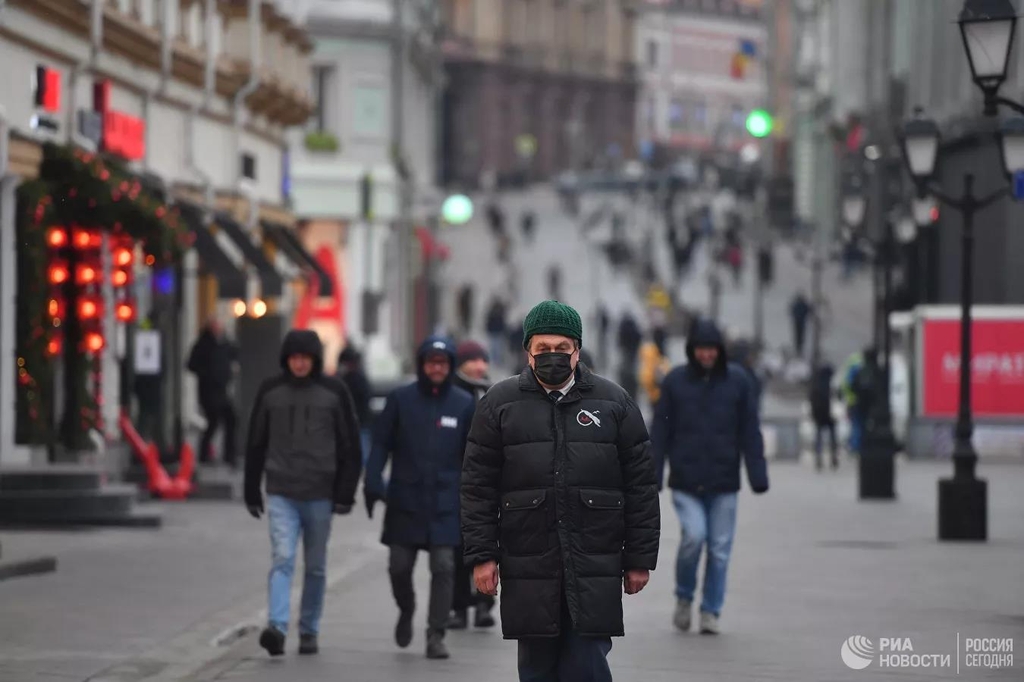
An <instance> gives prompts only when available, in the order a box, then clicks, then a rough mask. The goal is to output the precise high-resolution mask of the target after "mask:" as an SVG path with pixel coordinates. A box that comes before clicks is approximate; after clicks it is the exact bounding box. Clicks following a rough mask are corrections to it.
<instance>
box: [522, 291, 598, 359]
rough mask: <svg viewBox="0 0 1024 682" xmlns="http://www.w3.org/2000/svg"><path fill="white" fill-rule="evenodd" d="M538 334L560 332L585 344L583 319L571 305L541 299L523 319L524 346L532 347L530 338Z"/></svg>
mask: <svg viewBox="0 0 1024 682" xmlns="http://www.w3.org/2000/svg"><path fill="white" fill-rule="evenodd" d="M536 334H560V335H561V336H568V337H569V338H570V339H576V341H578V342H579V343H580V345H583V321H582V320H580V314H579V313H578V312H576V311H575V310H574V309H573V308H572V307H571V306H567V305H565V304H564V303H559V302H558V301H541V302H540V303H538V304H537V305H535V306H534V307H533V310H531V311H530V312H529V313H528V314H527V315H526V319H525V320H523V348H529V347H530V339H531V338H532V337H533V336H534V335H536Z"/></svg>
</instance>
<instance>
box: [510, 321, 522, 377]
mask: <svg viewBox="0 0 1024 682" xmlns="http://www.w3.org/2000/svg"><path fill="white" fill-rule="evenodd" d="M523 322H524V320H523V319H522V318H519V321H518V323H517V324H512V325H509V328H508V350H509V363H510V364H511V365H512V369H513V370H514V371H519V370H520V369H522V367H523V364H524V363H525V362H526V353H525V352H523Z"/></svg>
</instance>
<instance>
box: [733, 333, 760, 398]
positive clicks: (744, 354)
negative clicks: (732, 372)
mask: <svg viewBox="0 0 1024 682" xmlns="http://www.w3.org/2000/svg"><path fill="white" fill-rule="evenodd" d="M729 361H730V362H734V363H736V365H737V366H739V367H740V368H741V369H743V370H744V371H745V372H746V374H747V379H748V380H749V381H750V386H751V388H753V390H754V402H755V404H756V405H757V408H758V409H757V411H758V414H760V413H761V391H762V385H761V376H760V374H759V372H758V370H757V351H756V349H755V348H754V344H753V343H751V342H750V341H749V340H748V339H736V340H735V341H733V342H732V344H731V347H730V348H729Z"/></svg>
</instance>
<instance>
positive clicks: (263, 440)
mask: <svg viewBox="0 0 1024 682" xmlns="http://www.w3.org/2000/svg"><path fill="white" fill-rule="evenodd" d="M281 370H282V371H281V374H280V375H278V376H276V377H274V378H271V379H268V380H266V381H264V382H263V384H262V385H261V386H260V388H259V391H258V393H257V394H256V401H255V403H254V405H253V409H252V416H251V418H250V419H249V440H248V443H247V445H246V456H245V485H244V490H245V504H246V507H248V509H249V513H250V514H252V516H253V517H254V518H257V519H258V518H260V515H261V514H262V513H263V511H264V507H263V493H262V492H261V490H260V487H261V485H262V483H263V479H264V473H265V474H266V490H267V506H266V511H267V520H268V521H269V524H270V545H271V552H272V556H273V565H272V567H271V569H270V579H269V581H268V583H269V594H268V600H269V606H268V609H267V612H268V613H267V627H266V628H265V629H264V630H263V632H262V633H261V634H260V646H262V647H263V648H264V649H266V650H267V653H269V654H270V655H271V656H280V655H281V654H283V653H284V642H285V633H287V632H288V620H289V614H290V609H289V602H290V599H291V591H292V576H293V574H294V572H295V550H296V547H297V545H298V542H299V537H300V536H301V538H302V550H303V568H304V570H305V574H304V575H303V579H302V606H301V610H300V616H299V653H300V654H315V653H317V652H318V650H319V647H318V644H317V635H318V634H319V632H320V616H321V614H322V613H323V603H324V591H325V589H326V585H327V541H328V538H329V537H330V533H331V514H332V513H334V514H348V513H349V512H351V511H352V504H353V497H354V494H355V490H356V486H357V485H358V484H359V474H360V471H361V470H362V463H363V458H362V455H361V452H360V443H359V426H358V423H357V421H356V414H355V410H354V408H353V405H352V397H351V396H350V395H349V393H348V389H346V388H345V385H344V384H343V383H341V382H340V381H337V380H336V379H332V378H328V377H325V376H324V374H323V345H322V344H321V343H320V337H319V336H317V334H316V332H314V331H310V330H298V329H293V330H292V331H290V332H288V334H287V335H286V336H285V338H284V343H283V344H282V345H281Z"/></svg>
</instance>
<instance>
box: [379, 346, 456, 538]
mask: <svg viewBox="0 0 1024 682" xmlns="http://www.w3.org/2000/svg"><path fill="white" fill-rule="evenodd" d="M431 351H442V352H444V353H445V354H447V355H448V358H449V360H450V362H451V364H452V370H451V372H450V373H449V375H448V379H447V380H446V381H445V383H444V384H442V385H440V386H435V385H434V384H433V383H431V381H430V380H429V379H428V378H427V377H426V375H425V374H424V371H423V361H424V358H425V357H426V355H427V354H428V353H429V352H431ZM416 365H417V374H418V378H417V380H416V381H415V382H413V383H411V384H408V385H406V386H402V387H399V388H396V389H395V390H394V391H392V392H391V394H390V395H389V396H388V398H387V403H386V405H385V406H384V411H383V412H381V414H380V416H379V417H378V418H377V420H376V422H375V424H374V434H373V449H372V450H371V453H370V460H369V462H367V465H366V493H367V495H371V496H377V497H380V498H382V499H384V500H385V502H386V504H387V511H386V512H385V515H384V534H383V537H382V538H381V542H383V543H384V544H385V545H389V546H392V545H398V546H404V547H419V548H425V547H431V546H452V547H455V546H457V545H459V544H461V538H460V531H459V478H460V474H461V471H462V458H463V453H464V452H465V450H466V437H467V435H468V433H469V426H470V423H471V422H472V420H473V410H474V401H473V396H471V395H470V394H469V393H467V392H466V391H464V390H462V389H461V388H458V387H457V386H454V385H452V381H451V380H452V377H453V375H454V373H455V347H454V345H453V344H452V342H451V341H449V340H448V339H445V338H443V337H431V338H428V339H427V340H426V341H424V342H423V344H422V345H421V346H420V348H419V352H418V353H417V356H416ZM389 457H390V459H391V478H390V481H389V482H388V483H387V484H385V483H384V479H383V471H384V466H385V464H386V463H387V461H388V459H389Z"/></svg>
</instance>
